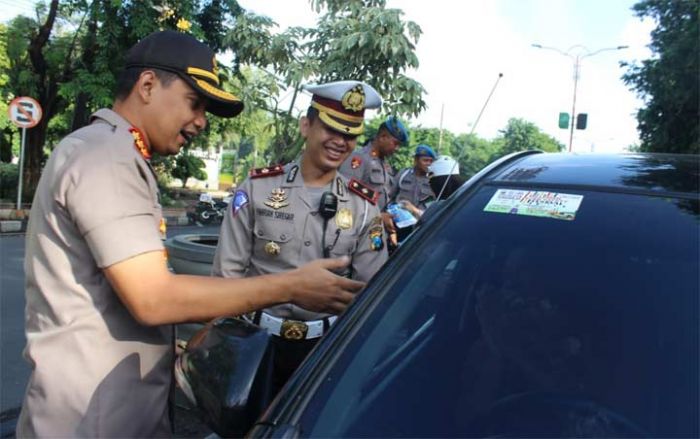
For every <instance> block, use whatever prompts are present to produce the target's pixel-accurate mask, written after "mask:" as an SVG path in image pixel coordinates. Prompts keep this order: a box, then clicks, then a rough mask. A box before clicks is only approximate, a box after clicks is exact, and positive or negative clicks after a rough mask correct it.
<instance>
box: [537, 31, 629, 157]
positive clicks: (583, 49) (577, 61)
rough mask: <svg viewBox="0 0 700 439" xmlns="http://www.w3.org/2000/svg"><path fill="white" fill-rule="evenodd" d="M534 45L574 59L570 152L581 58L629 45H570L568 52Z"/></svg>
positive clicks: (625, 47)
mask: <svg viewBox="0 0 700 439" xmlns="http://www.w3.org/2000/svg"><path fill="white" fill-rule="evenodd" d="M532 47H536V48H538V49H546V50H553V51H555V52H557V53H558V54H560V55H564V56H566V57H568V58H570V59H572V60H573V61H574V97H573V99H572V104H571V128H570V130H569V152H571V149H572V145H573V142H574V125H575V124H576V89H577V87H578V78H579V73H580V72H581V60H583V58H589V57H591V56H593V55H597V54H599V53H600V52H606V51H609V50H622V49H627V47H628V46H616V47H604V48H602V49H598V50H596V51H593V52H591V51H590V50H588V48H586V47H585V46H581V45H580V44H577V45H575V46H571V47H569V49H568V50H567V51H566V52H564V51H563V50H560V49H557V48H556V47H550V46H543V45H541V44H532ZM574 49H578V50H577V52H578V53H576V56H574V55H572V54H571V52H572V51H574Z"/></svg>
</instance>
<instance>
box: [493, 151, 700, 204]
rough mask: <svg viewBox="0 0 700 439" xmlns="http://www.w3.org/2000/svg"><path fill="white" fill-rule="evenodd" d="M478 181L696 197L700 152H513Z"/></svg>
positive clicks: (698, 185)
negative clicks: (696, 153) (698, 153)
mask: <svg viewBox="0 0 700 439" xmlns="http://www.w3.org/2000/svg"><path fill="white" fill-rule="evenodd" d="M482 182H485V183H491V184H498V185H499V186H500V185H504V186H507V185H516V186H523V185H526V186H533V187H537V186H540V185H541V186H550V187H556V186H562V187H563V186H565V187H583V188H588V189H594V190H595V189H603V190H612V191H624V192H627V191H629V192H648V193H653V194H668V195H676V196H683V197H692V198H697V196H698V193H699V192H700V156H698V155H692V154H651V153H634V154H567V153H541V154H537V153H534V152H532V151H531V152H526V153H521V154H515V155H513V156H511V157H510V160H506V161H505V162H503V163H502V164H501V166H498V167H497V168H496V169H494V170H493V171H492V172H489V173H488V174H487V175H486V176H485V177H484V180H482Z"/></svg>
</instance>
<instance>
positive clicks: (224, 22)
mask: <svg viewBox="0 0 700 439" xmlns="http://www.w3.org/2000/svg"><path fill="white" fill-rule="evenodd" d="M241 11H242V9H241V8H240V7H239V6H238V3H237V2H236V1H235V0H187V1H181V2H168V1H165V0H153V1H149V2H141V1H128V2H122V1H114V0H94V1H91V2H88V1H87V0H64V1H61V2H59V1H58V0H51V2H50V3H49V5H48V7H46V6H44V4H43V3H39V4H38V5H37V17H36V18H29V17H24V16H18V17H16V18H15V19H13V20H12V21H11V22H10V25H9V27H8V29H7V30H6V32H3V33H2V34H0V35H1V36H2V37H3V43H4V45H6V47H7V58H8V60H9V66H5V65H4V63H3V62H1V61H2V57H0V78H2V75H3V74H6V75H7V76H8V81H7V83H6V84H3V85H2V86H1V87H2V90H1V92H2V95H3V97H5V96H6V95H7V96H9V97H14V96H21V95H27V96H32V97H34V98H36V99H37V101H39V103H40V104H41V106H42V108H43V112H44V115H43V117H42V120H41V122H40V123H39V125H37V126H36V127H35V128H32V129H31V130H28V132H27V143H26V160H25V169H24V181H25V182H26V185H27V189H28V190H27V195H30V194H31V193H32V192H33V189H34V187H35V186H36V184H37V182H38V179H39V175H40V173H41V167H42V164H43V163H42V162H43V160H44V158H45V156H46V154H45V153H46V149H49V150H50V149H51V146H52V145H53V143H54V142H55V140H57V139H59V138H61V137H63V136H65V135H66V134H67V133H68V132H69V131H71V130H73V129H77V128H79V127H81V126H82V125H84V124H85V123H86V122H87V119H88V116H89V114H90V113H91V112H92V111H94V110H95V109H97V108H100V107H105V106H110V105H111V104H112V99H113V96H112V91H113V88H114V84H115V82H116V75H117V73H118V72H119V71H120V70H121V68H122V66H123V62H124V55H125V53H126V51H127V50H128V48H129V47H131V46H132V45H133V44H134V43H136V42H137V41H138V40H139V39H141V38H142V37H144V36H146V35H148V34H149V33H151V32H153V31H156V30H159V29H178V30H180V31H183V32H185V31H186V32H190V33H192V34H193V35H195V36H196V37H198V38H199V39H202V40H204V41H205V42H207V43H208V44H209V45H210V46H212V47H213V48H214V49H221V48H222V41H223V39H224V37H225V32H224V29H226V28H227V27H228V26H230V24H231V23H232V21H233V20H235V17H236V15H237V14H240V13H241ZM2 47H3V46H0V48H2ZM0 53H2V52H0ZM234 73H235V71H234ZM223 79H224V80H225V81H229V80H230V79H231V77H225V78H223ZM4 131H5V132H6V131H7V130H4ZM7 137H8V136H3V141H2V145H1V146H3V148H2V151H4V150H6V148H7V147H6V146H5V145H6V143H7ZM11 141H12V140H11V139H10V142H11ZM47 146H48V148H47Z"/></svg>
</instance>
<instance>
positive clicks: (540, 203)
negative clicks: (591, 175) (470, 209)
mask: <svg viewBox="0 0 700 439" xmlns="http://www.w3.org/2000/svg"><path fill="white" fill-rule="evenodd" d="M581 201H583V195H574V194H561V193H557V192H543V191H522V190H516V189H498V190H497V191H496V193H495V194H493V197H491V199H490V200H489V202H488V203H487V204H486V207H484V212H497V213H512V214H515V215H526V216H541V217H546V218H554V219H561V220H566V221H573V220H574V218H576V212H578V208H579V206H581Z"/></svg>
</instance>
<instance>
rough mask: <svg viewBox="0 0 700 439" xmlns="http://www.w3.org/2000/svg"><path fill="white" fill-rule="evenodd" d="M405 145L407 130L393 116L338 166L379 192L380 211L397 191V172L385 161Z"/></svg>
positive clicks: (344, 172) (345, 173)
mask: <svg viewBox="0 0 700 439" xmlns="http://www.w3.org/2000/svg"><path fill="white" fill-rule="evenodd" d="M406 142H408V131H407V130H406V127H405V126H404V125H403V124H402V123H401V121H400V120H398V119H397V118H396V117H394V116H389V117H388V118H387V119H386V120H385V121H384V122H382V124H381V125H380V126H379V130H378V131H377V135H376V136H375V137H374V139H372V140H371V141H370V142H369V143H368V144H367V145H365V147H364V148H362V149H360V150H358V151H355V152H353V153H352V154H351V155H350V157H348V158H347V159H346V160H345V162H344V163H343V165H342V166H341V167H340V172H341V173H342V174H343V175H345V176H346V177H348V178H356V179H358V180H360V181H363V182H365V183H367V185H368V186H369V187H371V188H372V189H374V190H375V191H377V192H378V193H379V202H378V206H379V209H380V210H382V211H383V210H384V209H386V205H387V204H388V203H389V201H390V200H391V199H392V197H393V195H394V192H395V190H396V173H395V172H394V169H393V168H392V167H391V165H390V164H389V162H388V161H387V159H388V158H389V157H391V156H392V155H393V154H394V153H395V152H396V150H397V149H398V148H399V146H400V145H403V144H406Z"/></svg>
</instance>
